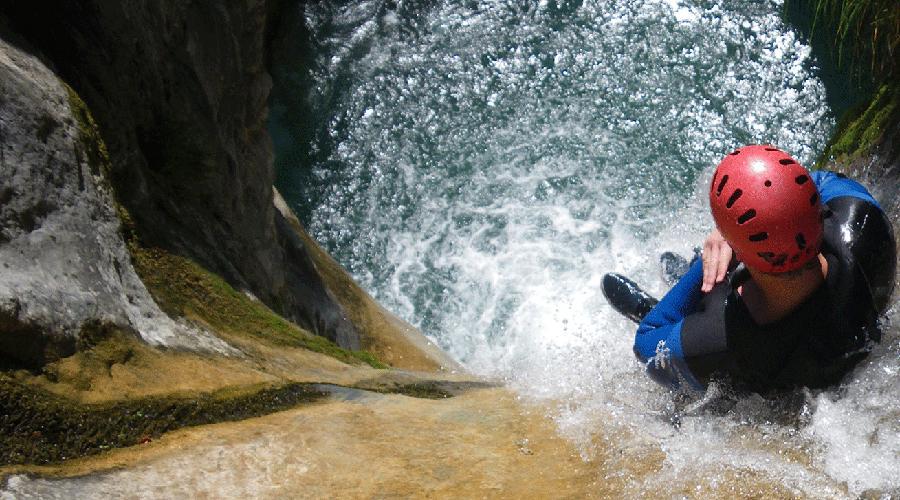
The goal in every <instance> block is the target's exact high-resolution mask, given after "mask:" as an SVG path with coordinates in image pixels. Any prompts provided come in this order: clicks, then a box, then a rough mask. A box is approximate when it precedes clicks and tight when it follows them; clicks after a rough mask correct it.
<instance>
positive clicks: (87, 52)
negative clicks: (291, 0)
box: [0, 0, 360, 349]
mask: <svg viewBox="0 0 900 500" xmlns="http://www.w3.org/2000/svg"><path fill="white" fill-rule="evenodd" d="M279 5H280V2H278V1H276V0H268V1H267V0H247V1H242V2H184V1H182V0H121V1H114V2H109V1H102V0H80V1H77V2H73V1H70V0H35V1H33V2H27V3H26V2H0V20H2V18H3V17H6V18H7V19H8V20H9V22H10V23H11V25H12V28H13V29H14V30H16V31H17V32H18V33H19V34H20V35H22V36H23V37H24V38H25V39H27V40H28V41H29V42H30V43H31V44H33V45H35V46H36V47H37V48H38V49H39V50H40V51H41V52H42V53H43V54H45V55H46V56H47V57H49V59H50V60H52V61H53V64H54V66H55V67H56V69H58V73H59V74H60V75H61V76H62V77H63V78H64V79H65V80H66V81H67V82H69V83H70V84H71V85H72V86H73V87H74V88H75V89H76V90H77V91H78V93H79V94H80V95H81V96H82V97H83V98H84V100H85V101H86V102H87V104H88V106H89V107H90V109H91V111H92V112H93V114H94V116H95V117H96V119H97V122H98V123H99V125H100V129H101V132H102V134H103V138H104V139H105V141H106V144H107V146H108V147H109V152H110V158H111V160H112V174H111V177H110V178H111V181H112V185H113V187H114V188H115V190H116V193H117V197H118V199H119V200H120V201H121V202H122V203H123V204H124V205H125V206H126V207H127V208H128V210H129V212H130V214H131V215H132V217H133V218H134V221H135V223H136V225H137V228H138V231H139V233H140V237H141V239H142V241H144V242H145V243H146V244H148V245H150V246H159V247H162V248H165V249H167V250H169V251H172V252H175V253H178V254H180V255H184V256H187V257H190V258H192V259H193V260H195V261H197V262H199V263H200V264H201V265H203V266H204V267H206V268H207V269H209V270H211V271H214V272H216V273H218V274H220V275H221V276H223V277H224V278H225V279H226V280H228V281H229V282H230V283H231V284H232V285H233V286H235V287H236V288H240V289H243V290H245V291H248V292H250V293H252V294H253V295H254V296H256V297H258V298H259V299H260V300H261V301H262V302H264V303H265V304H267V305H268V306H269V307H271V308H272V309H273V310H275V311H276V312H279V313H280V314H282V315H283V316H285V317H286V318H288V319H290V320H293V321H294V322H296V323H298V324H299V325H300V326H302V327H305V328H307V329H308V330H310V331H312V332H314V333H317V334H319V335H322V336H325V337H328V338H330V339H332V340H335V341H337V342H338V343H339V344H340V345H341V346H343V347H348V348H353V349H358V348H359V347H360V338H359V332H358V331H357V329H356V328H355V327H354V325H353V324H352V323H351V322H350V321H349V320H348V319H347V316H346V314H345V312H344V311H343V310H342V309H341V307H340V305H339V304H337V303H336V302H335V301H334V299H333V297H331V296H329V294H328V292H327V289H326V287H325V285H324V284H323V282H322V279H321V278H320V276H319V275H318V273H317V271H316V269H315V266H314V264H313V263H312V261H311V260H310V258H309V252H308V249H306V248H305V247H304V245H303V243H302V241H301V240H300V239H299V238H297V236H296V235H295V234H294V231H293V230H292V229H291V228H290V225H289V224H287V223H286V222H285V221H284V218H283V216H282V215H281V214H279V213H278V212H277V211H276V210H275V209H274V206H273V202H272V196H273V192H272V184H273V180H274V168H273V165H272V152H271V145H270V138H269V135H268V131H267V129H266V114H267V98H268V94H269V89H270V87H271V79H270V77H269V75H268V73H267V70H266V36H267V26H268V23H269V22H270V21H271V20H272V19H273V18H277V16H273V12H276V11H277V7H278V6H279Z"/></svg>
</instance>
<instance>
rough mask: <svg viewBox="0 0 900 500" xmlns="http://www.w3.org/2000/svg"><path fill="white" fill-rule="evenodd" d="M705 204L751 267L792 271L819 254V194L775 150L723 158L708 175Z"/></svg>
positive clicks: (755, 149) (743, 150)
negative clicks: (710, 175) (710, 174)
mask: <svg viewBox="0 0 900 500" xmlns="http://www.w3.org/2000/svg"><path fill="white" fill-rule="evenodd" d="M709 204H710V208H711V209H712V215H713V219H715V221H716V226H717V227H718V228H719V232H721V233H722V236H723V237H724V238H725V240H726V241H728V243H729V244H730V245H731V248H732V249H734V251H735V253H736V255H737V258H738V259H739V260H741V261H742V262H744V264H746V265H747V266H748V267H750V268H753V269H756V270H759V271H763V272H767V273H781V272H787V271H792V270H794V269H798V268H800V267H801V266H803V264H805V263H806V262H807V261H809V260H810V259H812V258H813V257H815V256H816V255H818V253H819V245H820V244H821V242H822V202H821V201H820V200H819V192H818V190H817V189H816V186H815V183H813V181H812V179H810V177H809V172H807V171H806V169H805V168H803V167H802V166H801V165H800V164H799V163H797V160H795V159H793V158H791V157H790V155H788V154H787V153H785V152H784V151H781V150H780V149H778V148H776V147H774V146H745V147H743V148H740V149H736V150H734V151H732V152H731V153H729V154H728V155H726V156H725V158H724V159H723V160H722V162H721V163H719V166H718V167H716V173H715V174H714V175H713V179H712V185H711V186H710V188H709Z"/></svg>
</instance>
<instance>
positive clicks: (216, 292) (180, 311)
mask: <svg viewBox="0 0 900 500" xmlns="http://www.w3.org/2000/svg"><path fill="white" fill-rule="evenodd" d="M129 247H130V249H131V254H132V257H133V262H134V266H135V269H136V270H137V272H138V275H139V276H141V278H142V279H143V280H144V283H145V284H146V285H147V288H148V289H149V290H150V293H151V294H152V295H153V298H154V299H155V300H156V302H157V303H158V304H159V306H160V308H162V310H163V311H165V312H166V313H167V314H169V315H170V316H173V317H181V318H187V319H189V320H192V321H196V322H199V323H202V324H204V325H206V326H208V327H209V328H211V329H212V330H213V331H215V332H216V333H218V334H220V335H223V336H225V337H242V336H250V337H253V338H254V339H256V340H259V341H262V342H265V343H270V344H276V345H284V346H291V347H300V348H303V349H308V350H310V351H314V352H318V353H321V354H326V355H328V356H331V357H333V358H335V359H338V360H340V361H343V362H345V363H351V364H359V363H365V364H368V365H369V366H372V367H374V368H387V365H385V364H384V363H382V362H380V361H379V360H378V359H376V358H375V356H373V355H372V354H371V353H369V352H366V351H351V350H347V349H343V348H341V347H338V346H337V344H335V343H333V342H331V341H330V340H328V339H326V338H324V337H319V336H316V335H313V334H311V333H309V332H307V331H305V330H303V329H301V328H299V327H298V326H296V325H295V324H293V323H291V322H289V321H287V320H285V319H284V318H282V317H281V316H279V315H277V314H275V313H274V312H272V310H271V309H269V308H268V307H266V306H265V305H264V304H262V303H261V302H259V301H257V300H255V299H253V298H252V297H250V296H248V295H246V294H243V293H240V292H238V291H237V290H235V289H234V288H232V287H231V286H230V285H229V284H228V283H226V282H225V280H223V279H221V278H220V277H218V276H216V275H215V274H212V273H210V272H208V271H206V270H205V269H203V268H202V267H200V266H199V265H197V264H196V263H194V262H192V261H191V260H189V259H186V258H184V257H179V256H176V255H173V254H170V253H168V252H166V251H164V250H161V249H158V248H144V247H141V246H139V245H138V244H136V243H135V242H131V243H130V244H129Z"/></svg>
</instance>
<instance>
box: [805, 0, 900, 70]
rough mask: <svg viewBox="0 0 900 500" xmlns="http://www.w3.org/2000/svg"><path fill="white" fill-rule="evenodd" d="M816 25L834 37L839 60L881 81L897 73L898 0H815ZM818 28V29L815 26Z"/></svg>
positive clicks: (899, 39)
mask: <svg viewBox="0 0 900 500" xmlns="http://www.w3.org/2000/svg"><path fill="white" fill-rule="evenodd" d="M813 4H814V6H815V25H816V26H817V27H820V28H821V29H822V30H824V32H826V33H829V34H831V35H833V36H834V44H835V47H836V50H837V52H838V54H837V57H838V61H839V63H841V64H846V65H848V66H849V67H850V69H851V71H852V72H862V71H868V72H869V73H870V74H871V75H872V76H873V77H874V79H875V81H877V82H887V81H890V80H892V79H893V78H895V77H896V76H897V71H898V67H897V66H898V64H900V63H898V59H900V4H898V3H897V0H813ZM814 31H815V28H814Z"/></svg>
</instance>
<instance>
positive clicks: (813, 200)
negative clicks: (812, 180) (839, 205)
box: [809, 193, 819, 205]
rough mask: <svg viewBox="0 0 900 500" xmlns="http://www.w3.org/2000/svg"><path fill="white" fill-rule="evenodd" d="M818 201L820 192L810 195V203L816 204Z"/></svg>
mask: <svg viewBox="0 0 900 500" xmlns="http://www.w3.org/2000/svg"><path fill="white" fill-rule="evenodd" d="M817 201H819V193H813V194H812V196H810V197H809V204H810V205H815V204H816V202H817Z"/></svg>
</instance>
